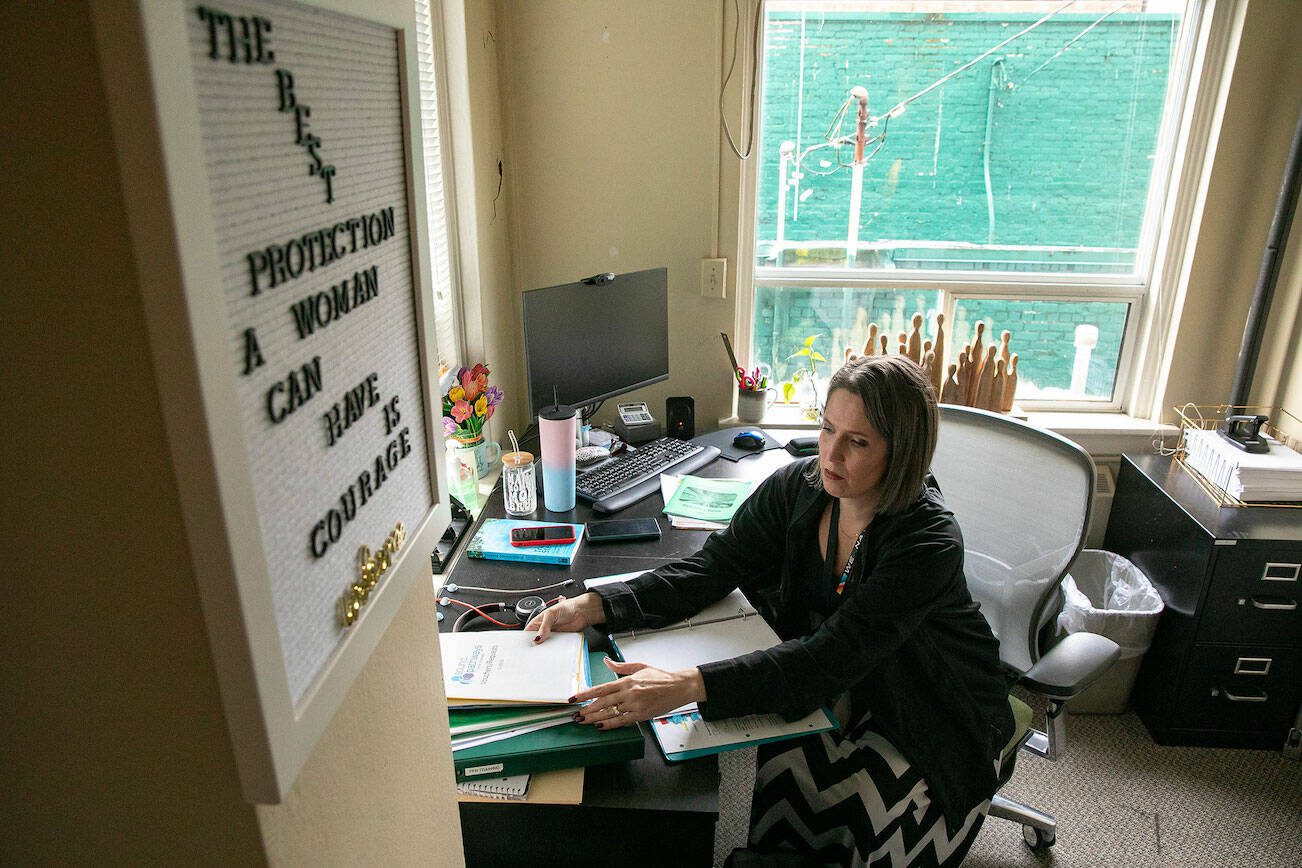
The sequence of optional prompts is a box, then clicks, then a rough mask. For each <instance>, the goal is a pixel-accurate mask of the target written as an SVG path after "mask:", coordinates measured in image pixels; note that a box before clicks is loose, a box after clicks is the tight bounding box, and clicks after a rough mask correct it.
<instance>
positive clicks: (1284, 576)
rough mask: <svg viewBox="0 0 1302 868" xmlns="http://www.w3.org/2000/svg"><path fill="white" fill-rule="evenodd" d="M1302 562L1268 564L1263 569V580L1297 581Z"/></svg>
mask: <svg viewBox="0 0 1302 868" xmlns="http://www.w3.org/2000/svg"><path fill="white" fill-rule="evenodd" d="M1300 571H1302V564H1271V563H1268V564H1266V567H1265V569H1263V570H1262V571H1261V580H1262V581H1263V582H1296V581H1297V579H1298V574H1299V572H1300Z"/></svg>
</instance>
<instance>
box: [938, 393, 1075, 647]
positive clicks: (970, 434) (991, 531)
mask: <svg viewBox="0 0 1302 868" xmlns="http://www.w3.org/2000/svg"><path fill="white" fill-rule="evenodd" d="M931 468H932V472H933V474H934V475H935V477H936V481H937V482H938V483H939V484H940V490H941V491H942V492H943V493H944V495H945V503H946V504H947V505H948V506H949V508H950V509H951V510H953V512H954V515H955V517H956V518H957V519H958V524H959V527H960V528H961V529H962V531H963V547H964V550H965V559H964V563H965V569H966V572H967V583H968V588H969V590H970V591H971V593H972V596H973V598H974V599H976V600H977V602H979V603H980V604H981V612H982V614H984V615H985V616H986V620H987V621H989V622H990V627H991V629H992V630H994V633H995V636H996V637H997V638H998V639H999V651H1000V656H1001V657H1002V658H1003V661H1004V663H1006V664H1007V665H1009V666H1012V667H1013V668H1014V669H1016V670H1018V671H1019V672H1025V671H1026V670H1027V669H1029V668H1030V667H1031V665H1032V664H1033V663H1034V662H1035V661H1036V660H1038V659H1039V650H1038V648H1037V645H1036V634H1037V633H1038V631H1039V628H1040V625H1041V623H1042V622H1043V620H1044V618H1045V617H1047V616H1048V615H1050V614H1052V613H1051V612H1049V611H1048V609H1049V607H1050V605H1051V604H1053V603H1055V602H1056V600H1057V596H1056V595H1057V591H1058V584H1059V582H1060V581H1061V580H1062V578H1063V576H1064V575H1065V574H1066V572H1067V567H1068V566H1070V565H1071V563H1072V561H1074V560H1075V559H1076V555H1077V554H1078V553H1079V552H1080V549H1081V545H1082V543H1083V542H1084V538H1085V528H1086V525H1087V524H1088V522H1089V515H1090V502H1091V500H1092V499H1093V495H1094V462H1093V461H1092V460H1091V459H1090V457H1089V455H1088V454H1087V453H1086V452H1085V451H1084V450H1083V449H1081V448H1080V447H1079V446H1077V445H1076V444H1075V443H1072V442H1071V441H1069V440H1065V439H1063V438H1062V437H1059V436H1058V435H1057V434H1053V433H1050V432H1048V431H1042V430H1040V429H1038V428H1034V427H1032V426H1030V425H1028V424H1026V423H1024V422H1019V421H1018V420H1016V419H1012V418H1010V417H1008V416H1002V415H999V414H996V413H988V412H986V411H984V410H974V409H972V408H970V407H958V406H951V405H948V404H943V405H941V408H940V435H939V440H938V442H937V445H936V454H935V457H934V458H933V459H932V463H931Z"/></svg>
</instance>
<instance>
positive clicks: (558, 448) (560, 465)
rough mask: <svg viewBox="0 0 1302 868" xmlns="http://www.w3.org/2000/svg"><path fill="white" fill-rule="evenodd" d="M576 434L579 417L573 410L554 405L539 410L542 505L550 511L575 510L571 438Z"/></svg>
mask: <svg viewBox="0 0 1302 868" xmlns="http://www.w3.org/2000/svg"><path fill="white" fill-rule="evenodd" d="M577 435H578V414H577V413H575V412H574V408H573V407H570V406H568V405H566V404H553V405H552V406H550V407H543V408H542V410H540V411H539V413H538V439H539V441H540V442H541V444H542V470H543V506H545V507H547V509H548V510H549V511H551V512H569V511H570V510H571V509H574V439H575V437H576V436H577Z"/></svg>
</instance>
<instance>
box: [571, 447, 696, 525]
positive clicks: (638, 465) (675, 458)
mask: <svg viewBox="0 0 1302 868" xmlns="http://www.w3.org/2000/svg"><path fill="white" fill-rule="evenodd" d="M718 455H719V450H718V449H716V448H715V447H713V446H701V445H699V444H696V443H691V442H688V441H685V440H676V439H674V438H673V437H662V438H660V439H659V440H653V441H651V442H650V443H647V444H645V445H643V446H642V447H640V448H639V449H638V450H637V451H635V452H633V451H630V452H626V453H625V454H623V455H619V456H616V457H615V458H612V459H610V460H609V461H603V462H602V463H601V464H598V465H597V466H596V467H594V468H592V469H591V470H585V471H584V472H582V473H580V474H578V476H577V477H576V478H575V488H576V490H577V492H578V495H579V497H581V498H583V499H584V500H586V501H589V502H592V503H593V506H594V509H596V510H597V511H598V512H614V511H615V510H617V509H623V508H624V507H625V506H628V505H629V504H630V503H633V502H634V501H635V500H641V499H642V498H643V497H645V496H647V495H649V494H651V493H652V492H653V491H659V490H660V482H659V479H660V474H661V473H664V472H665V471H667V470H670V469H673V470H675V471H676V472H681V473H687V472H690V471H692V470H695V469H697V468H698V467H702V466H704V465H706V464H709V463H710V462H711V461H713V460H714V459H715V458H716V457H718ZM629 495H632V496H631V497H630V496H629Z"/></svg>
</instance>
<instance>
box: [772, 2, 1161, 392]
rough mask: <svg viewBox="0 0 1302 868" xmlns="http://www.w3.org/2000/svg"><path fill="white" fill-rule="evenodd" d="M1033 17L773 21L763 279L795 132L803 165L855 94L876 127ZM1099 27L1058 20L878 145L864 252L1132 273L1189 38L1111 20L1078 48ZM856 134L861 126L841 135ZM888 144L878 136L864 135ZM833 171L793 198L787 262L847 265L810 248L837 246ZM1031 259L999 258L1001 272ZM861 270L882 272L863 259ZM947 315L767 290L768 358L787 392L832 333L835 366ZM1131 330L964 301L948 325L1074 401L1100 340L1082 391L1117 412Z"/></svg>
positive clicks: (827, 349)
mask: <svg viewBox="0 0 1302 868" xmlns="http://www.w3.org/2000/svg"><path fill="white" fill-rule="evenodd" d="M1036 17H1037V16H1030V15H1017V16H1006V15H1001V16H994V15H989V14H972V15H961V14H960V15H949V14H944V15H913V14H908V15H906V14H878V13H872V14H861V13H836V14H832V13H828V14H823V15H819V14H814V13H808V14H806V15H805V17H804V21H803V25H802V21H801V14H800V12H798V11H795V12H791V11H782V12H773V13H770V14H769V16H768V20H767V24H766V27H767V34H766V45H767V47H766V51H765V61H764V62H765V72H764V97H763V101H764V108H763V110H764V124H763V127H762V129H761V131H760V138H759V145H758V148H759V151H758V159H759V161H760V162H759V167H758V177H759V181H758V190H757V204H756V208H757V216H758V220H757V236H756V237H757V242H758V244H757V252H758V254H759V257H760V264H766V263H768V264H772V263H773V262H774V260H773V259H772V258H768V259H766V256H771V254H772V250H773V245H772V242H773V240H774V239H775V238H776V234H777V202H778V193H777V186H776V183H775V182H776V179H777V173H778V167H779V157H778V148H779V145H780V144H781V142H783V141H788V140H792V141H794V140H795V139H796V130H797V125H798V124H799V127H800V141H799V142H798V145H799V146H800V147H801V148H803V147H807V146H808V145H810V144H812V143H814V142H815V141H818V140H819V139H820V138H821V137H822V135H823V133H824V131H825V130H826V129H827V127H828V124H829V122H830V121H831V119H832V118H833V117H834V115H835V114H836V112H837V110H838V108H839V107H840V105H841V104H842V102H843V101H844V100H845V99H846V98H847V97H848V96H849V92H850V89H851V88H852V87H854V86H855V85H862V86H864V87H867V88H868V91H869V101H870V111H871V112H872V113H874V114H880V113H883V112H885V111H886V110H887V109H889V108H890V107H891V106H893V105H895V104H896V103H897V102H899V101H900V100H901V99H904V98H906V97H908V96H911V95H913V94H914V93H916V92H918V91H920V90H922V89H923V88H925V87H927V86H928V85H929V84H931V83H933V82H934V81H936V80H937V79H939V78H941V77H943V76H944V75H946V74H947V73H949V72H952V71H953V70H955V69H957V68H958V67H959V66H961V65H962V64H964V63H966V62H967V61H969V60H971V59H972V58H974V57H976V56H978V55H980V54H981V53H982V52H984V51H986V50H988V49H989V48H991V47H992V46H994V45H995V44H997V43H999V42H1000V41H1002V40H1004V39H1007V38H1008V37H1009V36H1011V35H1013V34H1014V33H1016V32H1017V31H1018V30H1021V29H1022V28H1024V27H1026V26H1028V25H1029V24H1031V23H1033V22H1034V21H1035V20H1036ZM1096 21H1098V16H1097V15H1068V14H1062V15H1059V16H1057V17H1056V18H1054V19H1051V20H1050V21H1049V22H1047V23H1045V24H1043V25H1041V26H1040V27H1038V28H1037V29H1035V30H1033V31H1031V32H1030V33H1028V34H1026V35H1025V36H1022V37H1020V38H1019V39H1017V40H1015V41H1014V42H1012V43H1010V44H1009V45H1007V46H1005V47H1004V48H1003V49H1001V50H1000V51H998V52H996V53H995V54H992V55H991V56H990V57H988V58H985V59H983V60H982V61H980V62H979V63H977V64H976V65H975V66H973V67H972V68H971V69H968V70H966V71H965V72H963V73H961V74H959V75H957V76H955V77H954V78H952V79H950V80H949V81H948V82H946V83H945V84H944V85H942V86H941V87H940V88H937V89H936V90H934V91H932V92H931V93H929V94H928V95H927V96H925V97H923V98H922V99H920V100H918V101H916V102H914V103H912V104H911V105H910V106H909V107H908V109H907V111H906V112H905V113H904V114H903V115H901V116H899V117H897V118H895V119H893V120H891V121H890V122H889V124H888V126H887V127H886V128H885V131H886V139H885V142H884V144H883V145H882V147H881V149H880V150H879V151H878V152H877V153H876V155H875V156H873V157H872V159H871V160H870V162H869V163H868V165H867V167H866V169H865V172H864V186H863V204H862V213H861V220H860V225H859V238H860V241H861V242H874V241H883V242H885V241H892V242H902V244H901V245H900V246H908V244H909V242H947V243H954V244H976V245H985V244H993V245H999V246H1010V245H1032V246H1050V247H1064V248H1087V249H1086V250H1085V251H1076V252H1072V251H1064V252H1063V253H1061V254H1059V257H1060V258H1061V259H1062V260H1065V261H1081V260H1088V261H1091V262H1098V263H1104V265H1103V267H1101V268H1100V269H1099V270H1103V271H1107V270H1115V268H1114V269H1109V268H1108V267H1107V264H1108V263H1120V267H1121V268H1123V269H1128V268H1129V264H1130V260H1131V258H1132V257H1133V250H1134V248H1135V247H1136V246H1137V244H1138V240H1139V234H1140V230H1141V221H1142V218H1143V210H1144V204H1145V200H1146V197H1147V195H1148V186H1149V175H1150V174H1151V170H1152V167H1153V157H1154V151H1155V148H1156V142H1157V135H1158V127H1159V123H1160V120H1161V110H1162V104H1163V101H1164V99H1165V94H1166V86H1167V76H1168V69H1169V65H1170V59H1171V52H1172V49H1173V45H1174V40H1175V37H1176V30H1177V27H1178V24H1179V22H1178V20H1177V19H1175V18H1173V17H1169V16H1154V15H1144V16H1140V15H1121V14H1117V15H1112V16H1110V17H1108V18H1106V19H1104V20H1103V21H1102V22H1101V23H1099V24H1098V25H1097V26H1095V27H1093V29H1091V30H1089V32H1087V33H1084V35H1081V34H1082V31H1084V30H1085V29H1086V28H1088V27H1090V25H1092V24H1094V23H1095V22H1096ZM802 27H803V35H804V50H803V52H802V50H801V45H802V39H801V36H802ZM1078 37H1079V38H1078ZM1073 40H1074V41H1073ZM1069 43H1070V44H1069ZM802 82H803V87H802V86H801V83H802ZM853 131H854V112H853V109H851V110H850V111H848V112H847V115H846V119H845V123H844V126H843V127H842V129H841V132H842V133H843V134H849V133H853ZM881 131H882V127H880V126H879V127H877V128H875V129H873V130H870V135H871V134H878V133H880V132H881ZM820 158H822V159H827V160H831V161H835V160H836V159H837V157H836V156H835V155H834V154H833V152H832V151H831V150H830V149H829V150H825V151H823V152H821V155H820V156H816V157H814V158H813V159H811V160H809V161H808V162H807V163H806V164H805V166H804V167H803V177H802V178H801V179H800V185H799V188H798V189H791V190H789V191H788V194H787V209H786V220H785V227H784V236H785V238H786V240H787V241H789V242H797V243H799V242H809V244H808V247H807V248H806V249H804V250H801V251H799V252H798V253H795V254H791V255H794V256H798V257H803V256H807V257H808V259H807V260H806V261H817V260H818V259H820V258H822V259H825V260H827V261H831V262H840V261H843V260H842V257H843V256H844V248H843V247H842V248H841V249H839V250H838V249H836V248H835V247H827V248H825V249H822V250H820V249H818V245H816V244H814V243H813V242H818V241H827V242H831V243H832V244H833V245H836V244H843V243H844V240H845V237H846V234H847V225H846V223H847V216H848V212H849V201H850V183H851V173H850V171H849V170H848V169H841V170H839V171H835V172H832V173H831V174H826V175H820V174H819V173H820V172H827V171H829V168H828V167H823V166H820V165H819V164H818V160H819V159H820ZM851 158H852V151H851V149H849V148H846V149H842V153H841V155H840V159H841V160H843V161H845V162H848V161H849V160H850V159H851ZM987 171H988V172H989V176H990V186H991V194H990V195H989V196H987V192H986V173H987ZM797 197H799V201H798V202H797V201H796V200H797ZM991 206H993V212H994V217H993V222H992V221H991V217H990V208H991ZM1090 248H1092V249H1090ZM934 255H935V254H934V253H933V252H932V251H929V250H925V249H914V250H899V251H897V252H896V254H895V258H894V259H892V258H891V257H890V254H889V253H888V254H886V255H885V256H884V257H883V258H881V259H877V260H873V262H874V264H878V265H881V266H884V267H892V266H893V265H894V266H895V267H908V261H909V259H910V258H912V257H925V258H928V259H933V264H934ZM958 255H959V256H960V257H966V256H967V255H969V254H966V253H963V252H959V253H958ZM976 255H978V256H979V255H980V254H979V253H978V254H976ZM1018 255H1019V254H1018V253H1017V252H1013V253H1011V254H1010V253H1009V252H1007V251H1001V252H1000V253H999V254H998V257H999V258H1001V259H1003V258H1008V257H1010V256H1011V257H1012V258H1017V257H1018ZM1026 255H1027V256H1030V257H1033V258H1037V259H1038V258H1040V256H1041V254H1026ZM865 261H869V257H868V256H861V257H860V262H865ZM929 267H930V266H929ZM1064 267H1067V266H1064ZM936 298H937V294H936V293H935V292H926V291H908V292H905V293H902V294H897V293H894V292H880V293H869V292H866V291H863V290H848V289H847V290H843V289H822V288H820V289H805V288H802V289H798V290H797V289H790V288H786V289H783V290H781V291H779V290H777V289H775V288H772V287H760V288H758V290H757V293H756V305H755V320H754V329H755V331H754V346H755V348H756V358H757V359H760V360H764V361H766V362H768V363H769V364H771V365H773V367H774V370H775V372H778V373H779V375H780V376H789V372H790V370H791V365H790V363H788V362H786V355H787V354H789V353H790V352H791V350H793V349H795V348H796V347H798V346H800V343H801V341H802V340H803V339H804V338H805V337H806V336H807V335H809V334H814V333H820V332H821V333H823V334H824V335H825V336H826V337H825V338H824V342H823V343H822V344H821V346H822V347H823V351H824V353H825V354H828V355H830V354H831V353H832V352H836V353H837V354H838V355H837V358H838V359H839V354H840V352H841V351H842V348H843V347H844V346H846V345H855V344H856V342H861V341H862V337H861V336H860V335H861V334H862V331H861V329H860V326H863V325H866V323H867V322H869V321H873V322H877V323H878V324H879V325H882V324H887V325H888V327H889V330H890V332H891V343H892V346H893V345H894V342H895V338H894V335H895V332H897V331H898V330H900V329H901V327H907V323H908V321H909V318H910V317H911V316H912V314H913V313H914V312H918V313H923V314H924V315H925V317H926V321H927V323H928V327H929V326H930V323H931V322H932V321H933V318H934V314H935V307H936ZM1126 315H1127V311H1126V306H1125V305H1120V304H1116V303H1099V304H1078V305H1072V304H1063V303H1054V304H1048V303H1041V304H1028V303H1025V302H1002V301H999V302H996V301H983V302H980V303H970V302H969V303H966V309H965V310H963V311H961V312H960V314H959V318H960V322H958V323H951V324H950V325H951V328H954V327H956V326H957V327H958V328H959V331H960V333H959V334H957V335H955V334H954V333H953V332H951V338H953V337H958V338H960V339H962V338H963V337H965V336H966V335H965V334H964V333H963V330H964V329H966V330H968V331H969V333H970V327H971V322H975V320H976V319H983V320H985V321H986V322H987V330H988V331H992V332H993V333H995V334H996V335H997V334H998V332H999V331H1001V330H1003V329H1009V330H1011V331H1012V332H1013V334H1014V338H1013V349H1014V350H1015V351H1017V352H1019V354H1020V356H1021V370H1022V372H1023V378H1024V379H1028V380H1032V381H1034V382H1035V384H1036V385H1037V386H1039V387H1042V388H1043V387H1048V388H1061V389H1066V388H1067V386H1068V385H1069V384H1070V380H1071V368H1072V359H1073V356H1074V353H1075V349H1074V346H1073V334H1074V331H1075V327H1076V325H1077V324H1078V323H1080V322H1089V323H1092V324H1094V325H1097V326H1098V327H1099V329H1100V339H1099V345H1098V347H1097V348H1096V349H1095V351H1094V354H1093V361H1092V363H1091V369H1090V377H1089V381H1088V388H1087V392H1088V394H1090V395H1091V396H1093V397H1102V398H1107V397H1109V396H1110V395H1111V393H1112V388H1113V383H1112V380H1113V376H1114V372H1115V363H1116V359H1117V356H1118V353H1119V352H1120V341H1121V333H1122V331H1123V329H1124V325H1125V320H1126ZM968 319H970V320H971V322H968V321H967V320H968ZM884 320H885V322H883V321H884ZM856 324H858V325H856Z"/></svg>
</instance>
